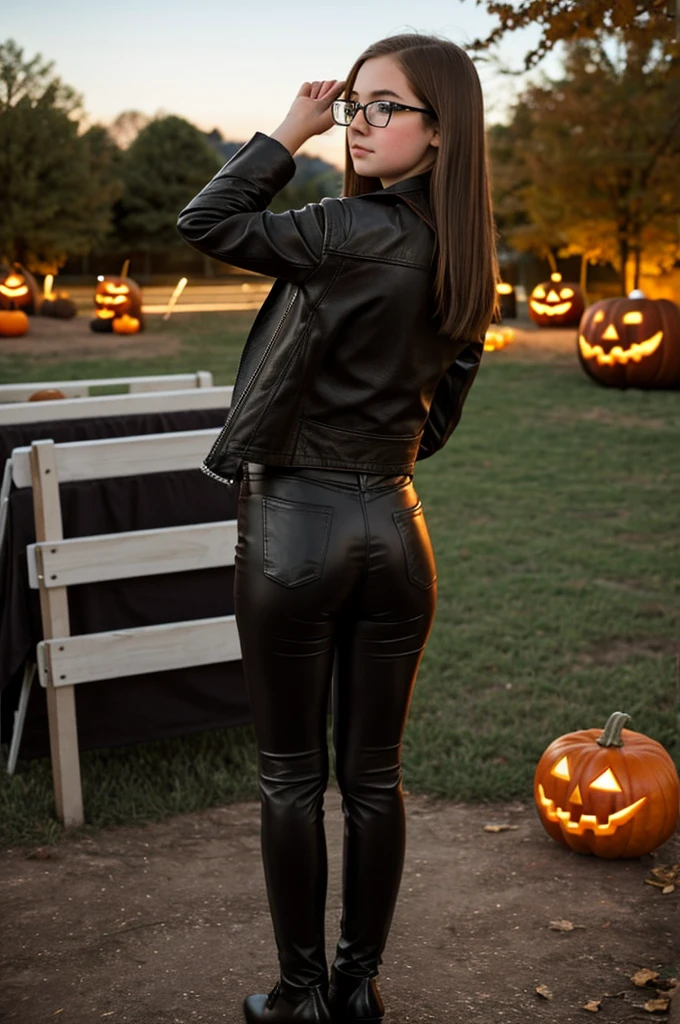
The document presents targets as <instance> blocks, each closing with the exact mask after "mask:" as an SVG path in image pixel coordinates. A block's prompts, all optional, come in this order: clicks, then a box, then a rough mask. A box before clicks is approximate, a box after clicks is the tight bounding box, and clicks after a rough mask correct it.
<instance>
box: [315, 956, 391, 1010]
mask: <svg viewBox="0 0 680 1024" xmlns="http://www.w3.org/2000/svg"><path fill="white" fill-rule="evenodd" d="M328 1005H329V1007H330V1011H331V1020H332V1021H333V1024H350V1022H351V1021H362V1022H363V1024H378V1022H379V1021H381V1020H382V1019H383V1014H384V1013H385V1007H384V1005H383V1001H382V999H381V997H380V992H378V986H377V984H376V975H372V976H371V977H368V978H367V977H364V978H357V977H353V976H352V975H351V974H343V973H342V972H341V971H338V970H336V968H335V967H331V984H330V988H329V991H328Z"/></svg>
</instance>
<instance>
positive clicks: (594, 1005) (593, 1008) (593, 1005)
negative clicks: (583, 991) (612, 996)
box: [581, 999, 602, 1013]
mask: <svg viewBox="0 0 680 1024" xmlns="http://www.w3.org/2000/svg"><path fill="white" fill-rule="evenodd" d="M601 1006H602V1000H601V999H591V1000H590V1002H589V1003H584V1004H583V1006H582V1007H581V1009H582V1010H590V1012H591V1013H597V1011H598V1010H599V1009H600V1007H601Z"/></svg>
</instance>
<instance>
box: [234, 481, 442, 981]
mask: <svg viewBox="0 0 680 1024" xmlns="http://www.w3.org/2000/svg"><path fill="white" fill-rule="evenodd" d="M436 589H437V584H436V568H435V561H434V555H433V552H432V545H431V542H430V538H429V534H428V531H427V527H426V525H425V520H424V516H423V510H422V506H421V504H420V502H419V500H418V495H417V494H416V491H415V488H414V486H413V478H412V477H411V476H380V475H377V474H372V473H355V472H345V471H340V470H326V469H307V468H290V467H270V466H263V465H259V464H254V463H246V464H245V466H244V478H243V480H242V483H241V490H240V496H239V505H238V541H237V545H236V560H235V582H234V600H235V613H236V620H237V624H238V630H239V635H240V640H241V649H242V657H243V666H244V673H245V678H246V684H247V686H248V690H249V695H250V701H251V707H252V713H253V721H254V726H255V732H256V736H257V742H258V748H259V773H260V776H259V777H260V793H261V801H262V830H261V838H262V858H263V863H264V872H265V879H266V884H267V893H268V897H269V906H270V910H271V915H272V921H273V925H274V933H275V937H276V944H277V948H278V954H279V963H280V969H281V979H282V981H283V982H284V983H285V984H288V985H297V986H308V985H318V984H325V979H326V977H327V962H326V954H325V948H324V911H325V902H326V880H327V861H326V840H325V833H324V826H323V816H324V812H323V797H324V791H325V789H326V784H327V781H328V750H327V744H326V722H327V714H328V702H329V692H330V689H331V679H332V676H333V668H334V659H335V655H336V651H337V668H336V675H335V682H334V684H333V746H334V753H335V771H336V777H337V780H338V784H339V786H340V790H341V792H342V797H343V804H342V806H343V813H344V817H345V832H344V850H343V912H342V919H341V935H340V940H339V943H338V947H337V953H336V957H335V960H334V966H335V967H336V968H338V969H340V970H341V971H343V972H345V973H347V974H354V975H360V976H366V975H374V974H376V973H377V970H378V965H379V964H380V963H382V959H381V953H382V951H383V948H384V946H385V943H386V941H387V936H388V933H389V929H390V925H391V922H392V915H393V911H394V907H395V903H396V900H397V894H398V891H399V885H400V881H401V874H402V867H403V860H404V846H405V822H404V805H403V795H402V788H401V761H400V758H401V740H402V733H403V730H404V726H405V724H406V717H407V714H408V708H409V702H410V698H411V692H412V689H413V684H414V682H415V678H416V674H417V670H418V665H419V663H420V660H421V658H422V655H423V650H424V647H425V643H426V641H427V638H428V635H429V633H430V629H431V627H432V621H433V618H434V611H435V603H436Z"/></svg>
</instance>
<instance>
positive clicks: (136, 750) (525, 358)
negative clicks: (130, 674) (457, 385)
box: [0, 312, 680, 845]
mask: <svg viewBox="0 0 680 1024" xmlns="http://www.w3.org/2000/svg"><path fill="white" fill-rule="evenodd" d="M253 317H254V314H253V313H250V312H248V313H236V314H229V315H226V314H202V315H192V316H189V315H187V316H185V317H184V318H183V319H182V318H180V317H176V318H175V319H174V320H173V321H171V322H170V324H171V326H172V331H173V332H174V333H175V334H178V333H179V334H181V336H182V347H181V350H180V351H179V352H178V353H177V354H176V355H173V356H171V357H168V358H163V359H153V360H150V359H146V360H144V359H141V358H140V359H136V360H131V359H125V360H120V359H115V360H111V359H108V360H101V359H98V358H97V359H92V360H81V361H78V362H73V361H72V362H69V361H67V360H63V359H61V360H56V359H55V360H50V361H46V360H45V359H44V358H43V359H41V360H39V361H38V360H36V359H29V358H27V357H24V356H22V357H14V356H12V357H9V356H7V355H5V356H2V354H0V378H1V379H3V380H6V381H21V380H49V379H52V380H56V379H60V378H61V379H66V378H70V377H74V378H75V377H99V376H102V377H103V376H116V375H118V376H121V375H124V374H141V373H161V372H162V373H172V372H180V371H187V370H196V369H204V370H212V371H213V373H214V375H215V381H216V383H218V384H224V383H230V382H231V381H232V380H233V378H234V374H235V371H236V366H237V363H238V356H239V352H240V348H241V346H242V343H243V340H244V337H245V332H246V330H247V328H248V326H249V325H250V323H251V322H252V320H253ZM169 327H170V325H168V326H167V327H166V328H163V327H162V326H161V324H160V321H159V320H152V321H151V326H150V330H151V331H152V332H155V331H158V330H163V329H169ZM679 427H680V394H679V393H677V392H675V393H673V392H657V393H654V392H642V391H627V392H620V391H614V390H607V389H602V388H599V387H597V385H595V384H593V383H592V382H591V381H590V380H588V379H587V378H586V377H585V375H584V374H583V372H582V371H581V369H580V368H579V366H578V364H577V361H576V357H575V355H572V354H565V353H564V352H561V353H560V352H558V351H556V352H554V353H552V354H551V353H550V352H548V353H546V351H545V350H544V351H543V352H542V353H541V354H540V358H532V357H531V354H530V353H527V351H526V350H525V349H520V347H519V346H515V347H513V346H510V347H509V348H507V349H505V350H503V351H501V352H496V353H487V355H486V356H485V360H484V364H483V367H482V369H481V371H480V374H479V377H478V380H477V382H476V383H475V386H474V388H473V390H472V392H471V395H470V398H469V399H468V404H467V407H466V411H465V414H464V417H463V421H462V423H461V426H460V428H459V429H458V431H457V432H456V434H455V435H454V437H453V438H452V439H451V441H450V442H449V444H448V445H447V447H446V448H445V449H444V450H443V451H442V452H440V453H439V454H438V455H437V456H435V457H434V458H433V459H430V460H427V461H425V462H423V463H419V464H418V466H417V469H416V479H415V482H416V486H417V489H418V492H419V494H420V496H421V498H422V500H423V503H424V506H425V511H426V516H427V521H428V524H429V527H430V532H431V535H432V539H433V543H434V546H435V551H436V556H437V564H438V569H439V598H438V608H437V617H436V620H435V625H434V629H433V632H432V635H431V638H430V641H429V644H428V646H427V649H426V652H425V655H424V658H423V662H422V666H421V670H420V675H419V678H418V682H417V685H416V688H415V692H414V697H413V704H412V710H411V715H410V719H409V723H408V726H407V729H406V734H405V739H404V758H403V761H404V784H405V787H406V788H407V789H409V790H411V791H414V792H416V791H417V792H424V793H429V794H432V795H434V796H437V797H443V798H448V799H454V800H461V801H492V800H501V799H506V798H514V797H519V798H523V799H531V786H532V778H533V771H534V767H535V764H536V761H537V760H538V757H539V756H540V754H541V753H542V751H543V750H544V748H545V747H546V746H547V745H548V743H549V742H550V741H551V740H552V739H553V738H555V737H556V736H558V735H561V734H563V733H565V732H570V731H572V730H575V729H582V728H590V727H594V726H600V727H601V726H603V725H604V723H605V721H606V719H607V717H608V716H609V714H610V713H611V712H612V711H614V710H620V711H626V712H628V713H629V714H630V715H631V716H632V721H631V722H630V723H629V724H630V726H631V728H633V729H635V730H637V731H639V732H644V733H647V734H648V735H650V736H653V737H654V738H655V739H657V740H659V741H660V742H661V743H663V744H664V746H665V747H666V748H667V749H668V750H669V751H670V752H671V753H672V754H673V756H674V757H675V759H676V763H679V762H680V748H679V746H678V717H677V716H678V694H677V687H678V673H679V671H680V670H679V669H678V664H679V660H678V659H679V658H680V655H679V653H678V651H679V647H680V642H679V640H678V637H679V636H680V632H679V630H678V619H679V618H680V616H679V610H680V583H679V582H678V571H677V569H678V563H679V560H680V559H679V553H678V536H679V526H680V512H679V509H680V500H679V499H680V493H679V486H678V485H679V481H680V471H679V470H680V459H679V458H678V433H679ZM4 753H5V754H6V753H7V751H6V750H5V751H4ZM81 762H82V772H83V786H84V800H85V808H86V814H87V817H88V821H89V825H88V826H86V828H93V827H99V826H102V825H105V824H115V823H120V822H133V821H143V820H151V819H154V818H160V817H163V816H165V815H167V814H171V813H175V812H179V811H188V810H196V809H198V808H201V807H206V806H209V805H212V804H218V803H223V802H226V801H229V800H234V799H243V798H255V797H256V795H257V791H256V785H255V743H254V737H253V733H252V729H251V728H250V727H249V726H247V727H242V728H235V729H229V730H219V731H215V732H212V733H203V734H201V735H198V736H187V737H181V738H178V739H175V740H172V741H162V742H152V743H146V744H141V745H138V746H134V747H126V748H119V749H112V750H107V751H93V752H87V753H84V754H83V755H82V758H81ZM60 831H61V828H60V826H59V825H58V823H57V822H56V820H55V819H54V811H53V802H52V792H51V776H50V765H49V762H48V761H47V760H41V761H21V760H20V761H19V765H18V770H17V774H16V775H15V776H14V777H11V778H10V777H8V776H7V775H6V774H4V773H0V842H2V843H4V844H5V845H6V844H8V843H12V844H14V843H19V842H30V843H44V842H49V841H52V840H53V839H54V838H56V837H58V835H59V834H60Z"/></svg>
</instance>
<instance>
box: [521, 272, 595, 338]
mask: <svg viewBox="0 0 680 1024" xmlns="http://www.w3.org/2000/svg"><path fill="white" fill-rule="evenodd" d="M584 306H585V302H584V299H583V291H582V290H581V287H580V285H578V284H576V283H575V282H573V281H565V282H563V281H562V275H561V274H558V273H557V272H556V273H554V274H551V275H550V280H549V281H544V282H542V283H541V284H537V285H536V287H535V288H534V290H533V291H532V293H531V295H530V296H529V316H530V317H531V319H532V320H533V321H534V323H536V324H540V326H541V327H569V326H571V325H572V324H577V323H578V322H579V320H580V318H581V314H582V313H583V308H584Z"/></svg>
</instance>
